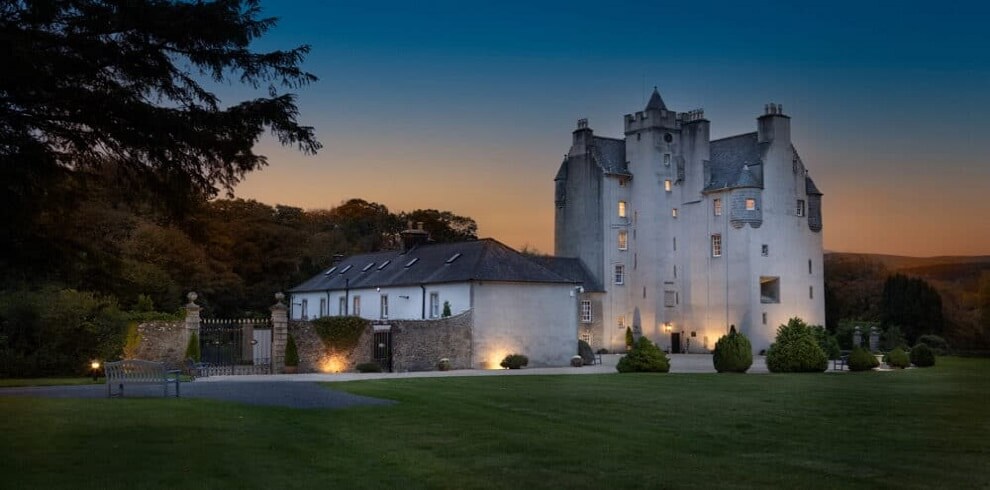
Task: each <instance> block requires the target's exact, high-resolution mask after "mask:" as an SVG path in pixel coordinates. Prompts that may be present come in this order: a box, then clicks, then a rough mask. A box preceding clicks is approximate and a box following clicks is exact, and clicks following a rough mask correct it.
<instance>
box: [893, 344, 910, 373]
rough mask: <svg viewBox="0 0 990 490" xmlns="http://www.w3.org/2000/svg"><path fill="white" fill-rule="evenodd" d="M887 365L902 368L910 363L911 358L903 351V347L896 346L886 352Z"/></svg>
mask: <svg viewBox="0 0 990 490" xmlns="http://www.w3.org/2000/svg"><path fill="white" fill-rule="evenodd" d="M887 365H888V366H890V367H895V368H901V369H904V368H906V367H908V366H910V365H911V358H909V357H908V353H907V352H904V349H901V348H900V347H897V348H896V349H894V350H892V351H890V352H888V353H887Z"/></svg>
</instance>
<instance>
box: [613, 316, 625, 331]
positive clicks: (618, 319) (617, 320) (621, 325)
mask: <svg viewBox="0 0 990 490" xmlns="http://www.w3.org/2000/svg"><path fill="white" fill-rule="evenodd" d="M615 324H616V325H618V326H619V328H626V316H625V315H619V316H617V317H616V318H615Z"/></svg>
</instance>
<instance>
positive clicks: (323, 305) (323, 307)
mask: <svg viewBox="0 0 990 490" xmlns="http://www.w3.org/2000/svg"><path fill="white" fill-rule="evenodd" d="M320 316H321V317H322V316H327V299H326V298H320Z"/></svg>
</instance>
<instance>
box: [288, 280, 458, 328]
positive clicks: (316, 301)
mask: <svg viewBox="0 0 990 490" xmlns="http://www.w3.org/2000/svg"><path fill="white" fill-rule="evenodd" d="M433 292H436V293H438V294H439V296H440V298H439V299H440V313H441V314H442V313H443V303H444V301H448V302H450V313H451V315H457V314H459V313H463V312H464V311H467V310H468V309H470V308H471V287H470V284H469V283H466V282H462V283H449V284H447V283H445V284H427V285H426V288H425V293H424V290H423V288H421V287H420V286H404V287H393V288H381V290H380V291H379V290H377V289H375V288H370V289H351V290H348V291H347V292H346V293H345V292H344V291H331V292H330V293H329V295H330V296H329V297H330V302H329V304H330V311H329V313H328V316H337V315H341V314H342V313H341V312H340V311H339V309H340V306H339V305H340V299H341V298H344V297H345V294H346V300H347V307H346V314H349V315H353V314H354V298H355V297H359V298H361V299H360V303H361V305H360V306H361V311H360V316H361V318H366V319H368V320H379V319H382V311H381V297H382V296H383V295H387V296H388V310H389V311H388V318H387V319H390V320H418V319H422V318H423V314H424V310H423V306H424V303H423V301H424V298H425V301H426V303H425V307H426V309H425V315H426V318H430V293H433ZM424 294H425V296H424ZM320 298H324V299H325V298H327V292H325V291H324V292H310V293H295V294H293V295H292V316H291V318H292V319H294V320H300V319H302V318H301V316H300V315H301V306H300V304H301V303H302V300H303V299H306V300H307V301H308V312H309V318H310V319H313V318H317V317H318V316H319V305H320ZM314 308H315V309H314Z"/></svg>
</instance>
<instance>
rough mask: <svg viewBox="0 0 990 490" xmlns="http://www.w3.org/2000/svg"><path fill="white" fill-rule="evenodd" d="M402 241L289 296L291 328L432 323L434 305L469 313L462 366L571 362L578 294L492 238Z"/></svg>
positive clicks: (349, 261)
mask: <svg viewBox="0 0 990 490" xmlns="http://www.w3.org/2000/svg"><path fill="white" fill-rule="evenodd" d="M427 238H428V237H427V235H426V232H424V231H422V230H406V231H405V232H403V241H404V248H403V250H395V251H387V252H378V253H370V254H361V255H355V256H351V257H347V258H345V259H344V260H343V261H341V262H340V263H338V264H336V265H335V266H333V267H331V268H329V269H327V270H326V271H324V272H322V273H320V274H317V275H316V276H314V277H313V278H311V279H309V280H308V281H306V282H304V283H302V284H300V285H299V286H296V287H295V288H292V289H291V290H289V292H290V293H291V308H292V309H291V313H290V318H291V319H293V320H307V319H313V318H317V317H322V316H330V315H355V316H360V317H362V318H366V319H368V320H372V321H373V322H374V323H378V324H387V323H388V322H389V321H390V320H418V319H435V318H440V317H441V315H442V314H443V309H444V304H445V303H446V304H449V307H450V313H451V314H452V315H458V314H460V313H462V312H464V311H468V310H471V311H472V319H473V326H472V333H471V335H472V355H471V357H472V362H471V365H472V366H473V367H475V368H495V367H498V364H499V362H501V360H502V358H504V357H505V355H507V354H512V353H519V354H525V355H526V356H528V357H529V360H530V365H532V366H565V365H567V364H568V363H569V361H570V358H571V356H573V355H575V354H576V353H577V337H578V333H577V324H578V318H577V315H578V313H577V311H578V301H579V300H578V294H577V293H578V289H579V288H578V285H577V282H578V281H575V280H572V279H567V278H564V277H562V276H560V275H558V274H556V273H554V272H552V271H551V270H549V269H547V268H545V267H543V266H541V265H539V264H537V263H535V262H533V261H531V260H529V259H527V258H526V257H524V256H523V255H521V254H520V253H519V252H516V251H515V250H513V249H511V248H509V247H507V246H505V245H503V244H502V243H499V242H498V241H495V240H492V239H483V240H477V241H468V242H457V243H440V244H432V243H427Z"/></svg>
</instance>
